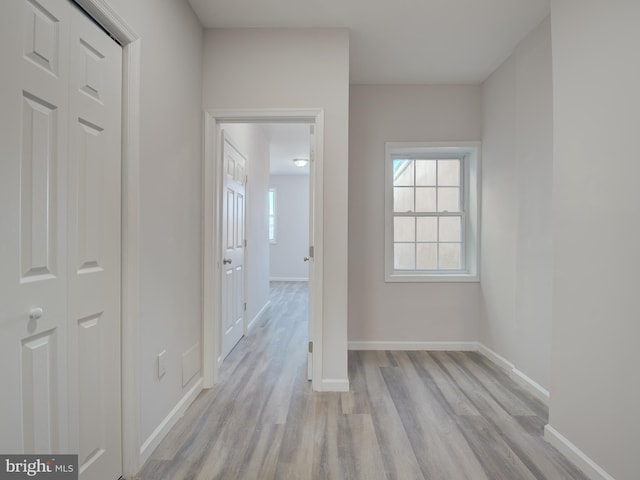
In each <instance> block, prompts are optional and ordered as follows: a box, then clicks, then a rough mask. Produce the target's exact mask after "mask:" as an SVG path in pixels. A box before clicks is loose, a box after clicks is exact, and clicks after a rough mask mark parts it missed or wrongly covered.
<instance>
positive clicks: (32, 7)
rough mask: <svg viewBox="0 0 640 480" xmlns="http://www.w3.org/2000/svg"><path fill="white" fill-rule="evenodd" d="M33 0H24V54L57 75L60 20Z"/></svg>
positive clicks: (41, 4)
mask: <svg viewBox="0 0 640 480" xmlns="http://www.w3.org/2000/svg"><path fill="white" fill-rule="evenodd" d="M43 3H51V2H42V3H39V2H36V1H35V0H26V1H25V2H24V10H25V11H24V38H23V46H24V56H25V58H27V59H28V60H29V61H31V62H33V63H35V64H36V65H38V66H39V67H41V68H43V69H44V70H46V71H47V72H49V73H51V74H52V75H55V76H57V75H58V64H59V50H60V25H59V23H60V20H59V19H58V18H56V16H55V15H54V14H53V13H52V12H51V11H49V10H48V9H47V8H46V7H44V6H43Z"/></svg>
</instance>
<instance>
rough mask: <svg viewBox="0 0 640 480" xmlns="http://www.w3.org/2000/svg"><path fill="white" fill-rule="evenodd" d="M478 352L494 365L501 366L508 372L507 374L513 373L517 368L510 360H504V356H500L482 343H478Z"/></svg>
mask: <svg viewBox="0 0 640 480" xmlns="http://www.w3.org/2000/svg"><path fill="white" fill-rule="evenodd" d="M478 352H479V353H481V354H482V355H484V356H485V357H487V358H488V359H489V360H491V361H492V362H493V363H495V364H496V365H497V366H499V367H500V368H502V369H503V370H506V371H507V372H511V370H513V369H514V368H515V365H514V364H513V363H511V362H510V361H509V360H507V359H506V358H504V357H503V356H502V355H499V354H498V353H496V352H494V351H493V350H491V349H490V348H488V347H485V346H484V345H483V344H482V343H480V342H478Z"/></svg>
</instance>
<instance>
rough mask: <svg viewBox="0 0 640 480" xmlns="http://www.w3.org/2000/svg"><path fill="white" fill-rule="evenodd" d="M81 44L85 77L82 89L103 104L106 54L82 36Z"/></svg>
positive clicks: (82, 69)
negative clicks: (103, 70)
mask: <svg viewBox="0 0 640 480" xmlns="http://www.w3.org/2000/svg"><path fill="white" fill-rule="evenodd" d="M80 45H81V47H82V48H81V51H82V54H81V57H80V59H81V64H82V67H84V68H82V67H81V71H84V78H83V79H82V81H81V87H80V91H81V92H83V93H85V94H86V95H88V96H89V97H91V98H92V99H94V100H96V101H97V102H99V103H100V104H102V100H101V98H100V92H101V90H102V88H101V76H102V75H101V72H102V68H103V63H104V58H105V56H104V55H103V54H102V53H101V52H99V51H98V50H97V49H96V48H95V47H94V46H93V45H91V44H90V43H89V41H87V40H85V39H84V38H80Z"/></svg>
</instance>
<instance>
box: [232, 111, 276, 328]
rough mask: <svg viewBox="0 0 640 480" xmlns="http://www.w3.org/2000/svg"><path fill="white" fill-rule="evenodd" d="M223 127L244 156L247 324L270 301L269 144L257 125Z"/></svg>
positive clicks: (239, 124)
mask: <svg viewBox="0 0 640 480" xmlns="http://www.w3.org/2000/svg"><path fill="white" fill-rule="evenodd" d="M222 128H223V129H224V130H225V132H226V133H228V134H229V135H230V136H231V138H232V140H233V141H234V142H235V143H236V145H237V146H238V148H240V150H241V152H242V153H243V154H245V155H246V156H247V160H248V164H247V175H248V176H249V181H248V182H247V188H246V192H245V193H246V195H247V206H246V208H247V210H246V215H247V220H246V229H247V230H246V232H247V248H246V250H245V265H246V275H247V277H246V288H247V290H246V301H247V312H246V322H247V324H251V323H253V321H254V320H256V319H257V316H258V315H259V314H260V313H261V312H262V310H263V309H264V308H265V306H266V304H267V302H268V301H269V229H268V228H269V225H268V219H267V212H268V211H267V206H268V205H267V192H268V191H269V141H268V139H267V136H266V135H265V132H264V130H263V129H262V127H261V126H260V125H256V124H242V123H235V124H224V125H222Z"/></svg>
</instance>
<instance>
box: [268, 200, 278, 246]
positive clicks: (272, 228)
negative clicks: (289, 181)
mask: <svg viewBox="0 0 640 480" xmlns="http://www.w3.org/2000/svg"><path fill="white" fill-rule="evenodd" d="M269 243H276V189H275V188H270V189H269Z"/></svg>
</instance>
